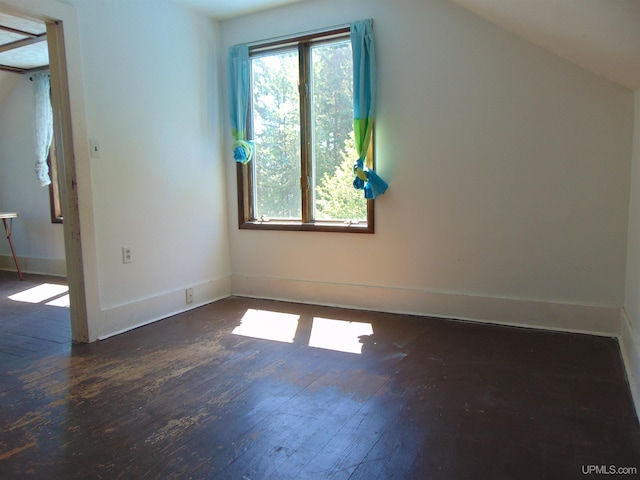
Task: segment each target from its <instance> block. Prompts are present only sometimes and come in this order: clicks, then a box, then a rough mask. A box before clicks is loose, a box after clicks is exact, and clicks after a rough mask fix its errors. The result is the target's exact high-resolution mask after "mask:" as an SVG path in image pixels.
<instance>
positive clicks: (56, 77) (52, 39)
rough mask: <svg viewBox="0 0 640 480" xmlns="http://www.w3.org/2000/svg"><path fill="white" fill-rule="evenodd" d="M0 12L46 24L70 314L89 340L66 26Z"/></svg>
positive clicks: (76, 330)
mask: <svg viewBox="0 0 640 480" xmlns="http://www.w3.org/2000/svg"><path fill="white" fill-rule="evenodd" d="M0 12H2V13H3V14H6V15H11V16H15V17H17V18H21V19H25V20H26V21H34V22H40V24H43V25H44V26H45V28H46V42H45V43H46V45H47V48H46V51H47V54H48V60H49V70H50V78H51V103H52V107H53V116H54V143H55V145H56V156H57V160H58V176H59V189H60V198H61V204H62V205H61V206H62V213H63V217H64V223H63V225H62V227H63V243H64V258H65V260H64V263H65V265H66V273H67V279H68V286H69V298H70V300H69V317H70V327H71V328H70V330H71V339H72V340H73V341H74V342H87V341H89V337H88V328H87V309H86V302H85V289H84V279H83V266H82V255H81V241H80V221H79V204H78V194H77V182H76V173H75V157H74V149H73V138H72V129H71V105H70V96H69V85H68V77H67V65H66V53H65V45H64V28H63V22H62V21H61V20H57V19H52V18H51V17H50V16H48V15H47V12H39V11H25V10H23V8H22V5H21V6H20V9H19V10H18V8H17V7H13V6H10V5H8V6H6V7H5V4H2V3H0ZM39 43H42V40H40V39H39V38H35V37H32V38H31V40H25V41H24V44H25V46H30V45H36V44H39ZM0 49H1V47H0Z"/></svg>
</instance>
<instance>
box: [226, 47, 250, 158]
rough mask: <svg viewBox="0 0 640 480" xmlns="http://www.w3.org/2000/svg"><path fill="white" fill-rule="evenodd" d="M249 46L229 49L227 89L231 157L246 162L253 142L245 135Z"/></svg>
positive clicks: (247, 103)
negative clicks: (229, 98) (231, 139)
mask: <svg viewBox="0 0 640 480" xmlns="http://www.w3.org/2000/svg"><path fill="white" fill-rule="evenodd" d="M249 62H250V60H249V46H248V45H236V46H234V47H231V48H230V49H229V90H230V92H231V103H230V105H229V112H230V115H231V133H232V135H233V139H234V142H233V158H234V159H235V160H236V161H237V162H240V163H248V162H249V161H250V160H251V157H252V156H253V142H249V141H248V140H247V136H246V129H247V110H248V108H249V72H250V70H249V69H250V63H249Z"/></svg>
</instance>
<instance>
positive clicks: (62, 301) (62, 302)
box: [45, 293, 70, 308]
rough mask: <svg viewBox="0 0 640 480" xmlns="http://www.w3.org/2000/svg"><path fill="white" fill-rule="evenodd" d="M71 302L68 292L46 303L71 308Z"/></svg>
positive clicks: (51, 305)
mask: <svg viewBox="0 0 640 480" xmlns="http://www.w3.org/2000/svg"><path fill="white" fill-rule="evenodd" d="M69 303H70V300H69V294H68V293H67V294H66V295H63V296H61V297H58V298H54V299H53V300H51V301H50V302H47V303H45V305H49V306H50V307H65V308H69Z"/></svg>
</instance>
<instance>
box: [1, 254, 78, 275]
mask: <svg viewBox="0 0 640 480" xmlns="http://www.w3.org/2000/svg"><path fill="white" fill-rule="evenodd" d="M18 263H20V270H22V272H23V273H33V274H39V275H54V276H57V277H66V276H67V264H66V262H65V259H64V258H36V257H20V256H18ZM0 270H9V271H13V272H15V271H16V265H15V263H13V257H12V256H11V255H0Z"/></svg>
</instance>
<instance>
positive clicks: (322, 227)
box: [239, 220, 374, 234]
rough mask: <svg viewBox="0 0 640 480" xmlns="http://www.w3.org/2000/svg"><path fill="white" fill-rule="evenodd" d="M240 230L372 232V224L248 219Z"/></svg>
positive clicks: (240, 226)
mask: <svg viewBox="0 0 640 480" xmlns="http://www.w3.org/2000/svg"><path fill="white" fill-rule="evenodd" d="M239 228H240V229H241V230H282V231H293V232H338V233H369V234H372V233H374V229H373V225H372V224H367V223H365V222H362V223H344V222H314V223H302V222H295V221H293V222H288V221H282V220H279V221H277V220H269V221H266V222H261V221H257V220H254V221H248V222H243V223H241V224H240V225H239Z"/></svg>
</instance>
